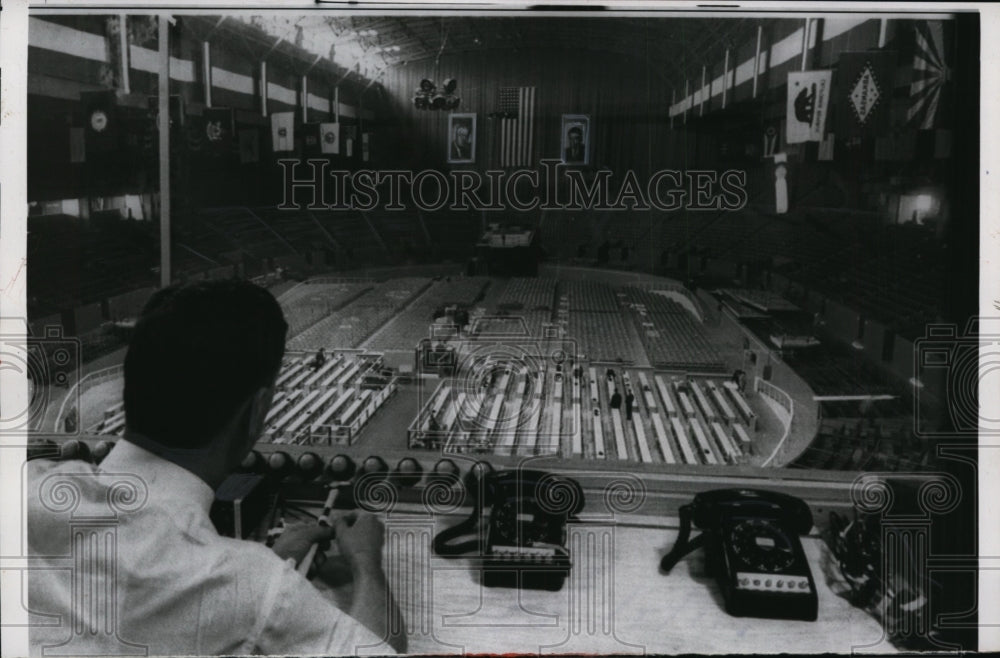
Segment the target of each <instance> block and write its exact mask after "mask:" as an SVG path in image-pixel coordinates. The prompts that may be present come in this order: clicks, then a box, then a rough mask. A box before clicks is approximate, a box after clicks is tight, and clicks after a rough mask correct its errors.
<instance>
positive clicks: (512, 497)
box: [434, 469, 583, 591]
mask: <svg viewBox="0 0 1000 658" xmlns="http://www.w3.org/2000/svg"><path fill="white" fill-rule="evenodd" d="M469 490H470V495H471V497H472V514H471V515H469V518H467V519H466V520H464V521H462V522H461V523H458V524H457V525H455V526H452V527H451V528H448V529H446V530H443V531H441V532H440V533H438V535H437V537H435V538H434V552H435V553H437V554H438V555H440V556H442V557H459V556H462V555H469V556H471V557H477V556H478V557H479V558H481V560H482V567H483V572H482V573H483V584H484V585H486V586H489V587H522V588H525V589H545V590H552V591H555V590H559V589H561V588H562V586H563V582H564V581H565V580H566V576H567V575H568V574H569V570H570V567H571V566H572V563H571V561H570V554H569V550H568V549H567V548H566V523H567V521H569V520H570V519H572V518H573V517H574V516H575V515H576V514H577V513H579V512H580V510H581V509H583V489H581V488H580V485H579V483H577V482H576V480H573V479H571V478H567V477H562V476H558V475H555V474H552V473H548V472H545V471H536V470H525V469H518V470H511V471H500V472H496V473H494V472H489V473H486V474H485V475H484V476H483V478H482V480H476V481H473V482H472V483H471V485H470V487H469ZM487 514H488V516H489V522H488V524H487V525H486V527H485V528H484V527H483V524H482V522H481V521H482V518H483V517H484V516H485V515H487ZM461 537H465V539H464V540H463V541H457V542H456V540H457V539H459V538H461Z"/></svg>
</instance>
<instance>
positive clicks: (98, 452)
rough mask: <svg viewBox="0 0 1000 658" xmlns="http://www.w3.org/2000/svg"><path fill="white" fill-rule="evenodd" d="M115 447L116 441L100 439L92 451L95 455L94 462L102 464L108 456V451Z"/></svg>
mask: <svg viewBox="0 0 1000 658" xmlns="http://www.w3.org/2000/svg"><path fill="white" fill-rule="evenodd" d="M114 447H115V442H114V441H98V442H97V445H95V446H94V451H93V453H92V454H93V456H94V463H95V464H100V463H101V462H102V461H104V458H105V457H107V456H108V453H110V452H111V449H112V448H114Z"/></svg>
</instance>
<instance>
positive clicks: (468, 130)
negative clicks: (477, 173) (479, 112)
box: [448, 114, 476, 164]
mask: <svg viewBox="0 0 1000 658" xmlns="http://www.w3.org/2000/svg"><path fill="white" fill-rule="evenodd" d="M475 161H476V115H475V114H449V115H448V163H449V164H458V163H463V162H475Z"/></svg>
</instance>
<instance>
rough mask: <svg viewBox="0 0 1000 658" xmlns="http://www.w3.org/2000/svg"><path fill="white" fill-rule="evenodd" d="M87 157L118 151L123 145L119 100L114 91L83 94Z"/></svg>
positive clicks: (81, 95) (81, 96)
mask: <svg viewBox="0 0 1000 658" xmlns="http://www.w3.org/2000/svg"><path fill="white" fill-rule="evenodd" d="M80 101H81V103H82V105H83V107H84V113H85V118H84V126H83V128H84V131H85V136H84V142H85V147H86V157H88V158H92V157H93V156H95V155H105V154H108V153H111V152H114V151H117V150H118V148H119V147H120V145H121V143H120V140H121V126H120V125H119V123H120V121H119V113H118V98H117V96H116V95H115V92H114V91H96V92H86V91H85V92H81V93H80Z"/></svg>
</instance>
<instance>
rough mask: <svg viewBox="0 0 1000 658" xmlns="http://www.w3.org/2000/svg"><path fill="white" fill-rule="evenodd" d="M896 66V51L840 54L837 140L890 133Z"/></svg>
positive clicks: (837, 95)
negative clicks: (839, 138)
mask: <svg viewBox="0 0 1000 658" xmlns="http://www.w3.org/2000/svg"><path fill="white" fill-rule="evenodd" d="M895 67H896V53H895V51H871V52H857V53H853V52H846V53H841V55H840V62H839V64H838V66H837V91H836V98H837V100H836V105H835V109H834V112H835V113H836V116H837V128H836V132H837V136H838V137H843V138H844V139H852V138H855V137H876V136H885V135H886V134H888V132H889V119H890V115H891V113H892V93H893V71H894V69H895Z"/></svg>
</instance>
